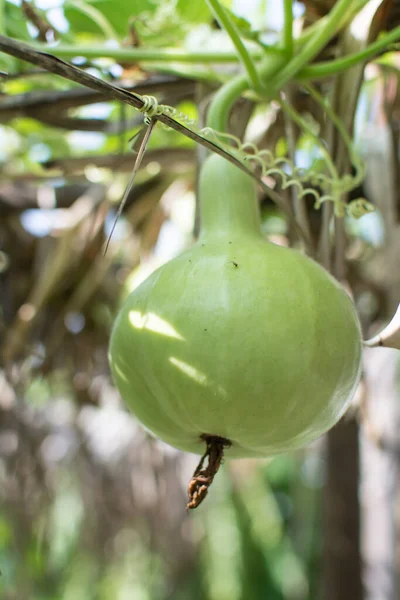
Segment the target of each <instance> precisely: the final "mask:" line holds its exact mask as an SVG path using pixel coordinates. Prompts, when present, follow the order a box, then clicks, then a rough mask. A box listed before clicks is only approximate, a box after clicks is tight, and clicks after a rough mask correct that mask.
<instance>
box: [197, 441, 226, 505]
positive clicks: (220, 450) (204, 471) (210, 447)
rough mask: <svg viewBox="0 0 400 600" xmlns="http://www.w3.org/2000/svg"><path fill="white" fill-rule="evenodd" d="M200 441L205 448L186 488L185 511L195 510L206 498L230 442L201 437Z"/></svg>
mask: <svg viewBox="0 0 400 600" xmlns="http://www.w3.org/2000/svg"><path fill="white" fill-rule="evenodd" d="M202 439H203V440H204V441H205V442H206V444H207V447H206V451H205V452H204V454H203V456H202V457H201V460H200V462H199V464H198V465H197V467H196V470H195V472H194V473H193V477H192V479H191V480H190V483H189V487H188V496H189V502H188V503H187V505H186V508H187V510H190V509H191V508H197V507H198V506H199V504H201V503H202V502H203V500H204V498H205V497H206V496H207V493H208V488H209V487H210V485H211V484H212V482H213V480H214V477H215V475H216V473H217V472H218V469H219V467H220V465H221V463H222V459H223V457H224V447H229V446H230V445H231V442H230V441H229V440H226V439H225V438H221V437H217V436H210V435H207V436H206V435H203V436H202ZM207 457H208V465H207V466H206V467H204V468H203V464H204V461H205V459H206V458H207Z"/></svg>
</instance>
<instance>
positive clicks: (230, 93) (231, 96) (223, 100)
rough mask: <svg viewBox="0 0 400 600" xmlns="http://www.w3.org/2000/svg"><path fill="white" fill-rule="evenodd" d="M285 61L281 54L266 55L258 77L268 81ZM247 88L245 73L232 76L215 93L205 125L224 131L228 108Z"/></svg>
mask: <svg viewBox="0 0 400 600" xmlns="http://www.w3.org/2000/svg"><path fill="white" fill-rule="evenodd" d="M286 62H287V58H286V57H285V56H284V55H283V54H281V55H276V56H271V55H269V56H266V57H265V59H264V60H263V62H262V64H261V65H260V67H259V73H260V79H261V80H263V81H268V80H269V79H270V78H271V77H272V76H273V75H274V74H275V73H276V72H277V71H278V70H279V69H281V68H282V67H283V65H285V64H286ZM248 88H249V83H248V80H247V77H246V75H238V76H236V77H233V78H232V79H231V80H230V81H228V83H226V84H225V85H223V86H222V87H220V88H219V89H218V90H217V92H216V93H215V95H214V97H213V99H212V102H211V104H210V108H209V111H208V115H207V127H211V128H212V129H215V130H216V131H221V132H225V131H226V130H227V128H228V118H229V113H230V110H231V108H232V106H233V104H234V102H235V100H237V99H238V98H239V97H240V95H241V94H242V93H243V92H244V91H246V90H247V89H248Z"/></svg>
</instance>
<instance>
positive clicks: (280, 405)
mask: <svg viewBox="0 0 400 600" xmlns="http://www.w3.org/2000/svg"><path fill="white" fill-rule="evenodd" d="M199 190H200V211H201V233H200V236H199V239H198V241H197V242H196V243H195V244H194V245H193V246H192V247H191V248H190V249H189V250H187V251H185V252H184V253H183V254H181V255H180V256H179V257H177V258H175V259H174V260H171V261H170V262H169V263H167V264H165V265H164V266H162V267H161V268H159V269H158V270H157V271H155V272H154V273H153V274H152V275H151V276H150V277H149V278H148V279H147V280H146V281H145V282H144V283H142V284H141V285H140V286H139V287H138V288H137V289H135V290H134V292H133V293H132V294H131V295H130V296H129V297H128V299H127V300H126V302H125V304H124V305H123V307H122V310H121V311H120V313H119V315H118V317H117V319H116V322H115V325H114V329H113V332H112V336H111V343H110V364H111V369H112V373H113V376H114V380H115V383H116V385H117V387H118V389H119V391H120V393H121V395H122V397H123V398H124V400H125V401H126V402H127V404H128V406H129V407H130V408H131V409H132V411H133V412H134V413H135V415H136V416H137V417H138V418H139V419H140V421H141V422H142V423H143V424H144V426H145V427H146V428H147V429H149V430H150V431H152V432H153V433H154V434H155V435H156V436H158V437H159V438H161V439H162V440H164V441H165V442H167V443H168V444H171V445H172V446H175V447H176V448H180V449H181V450H185V451H188V452H194V453H199V454H201V453H203V451H204V446H205V442H206V443H208V441H209V440H212V439H216V440H221V443H222V444H223V445H226V446H229V449H228V450H227V452H226V455H227V456H229V457H232V458H241V457H266V456H272V455H274V454H278V453H282V452H287V451H290V450H294V449H296V448H299V447H300V446H304V445H305V444H308V443H309V442H311V441H312V440H314V439H316V438H317V437H319V436H320V435H321V434H322V433H324V432H325V431H327V430H328V429H329V428H330V427H332V426H333V425H334V424H335V423H336V422H337V421H338V419H339V418H340V417H341V415H342V414H343V413H344V411H345V410H346V408H347V407H348V405H349V402H350V400H351V398H352V396H353V393H354V391H355V388H356V386H357V383H358V379H359V374H360V361H361V350H362V342H361V335H360V327H359V323H358V320H357V316H356V313H355V311H354V308H353V304H352V302H351V300H350V298H349V297H348V296H347V294H346V293H345V291H344V290H343V288H342V287H341V286H340V285H339V284H338V282H337V281H336V280H334V279H333V278H332V277H331V276H330V275H329V274H328V273H327V272H326V271H325V270H324V269H323V268H322V267H320V266H319V265H318V264H317V263H316V262H314V261H313V260H311V259H310V258H307V257H305V256H304V255H302V254H301V253H299V252H297V251H295V250H292V249H288V248H284V247H281V246H276V245H274V244H272V243H269V242H267V241H266V240H265V239H264V238H263V236H262V234H261V232H260V219H259V214H258V204H257V196H256V188H255V184H254V182H253V180H252V179H251V177H249V176H248V175H246V174H245V173H243V172H242V171H240V170H239V169H238V168H237V167H236V166H235V165H232V164H231V163H229V162H228V161H226V160H225V159H223V158H221V157H220V156H218V155H215V154H214V155H212V156H210V157H209V158H208V159H207V160H206V162H205V164H204V166H203V168H202V171H201V176H200V183H199ZM208 454H210V453H208ZM217 468H218V465H217Z"/></svg>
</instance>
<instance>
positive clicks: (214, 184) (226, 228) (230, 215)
mask: <svg viewBox="0 0 400 600" xmlns="http://www.w3.org/2000/svg"><path fill="white" fill-rule="evenodd" d="M199 199H200V219H201V220H200V240H204V239H205V238H207V239H210V238H216V237H238V236H252V237H254V236H257V237H259V236H260V237H261V230H260V216H259V209H258V201H257V193H256V185H255V182H254V181H253V179H252V178H251V177H250V176H249V175H246V173H243V171H241V170H240V169H238V167H236V166H235V165H233V164H232V163H230V162H228V161H227V160H226V159H224V158H222V157H221V156H218V155H217V154H213V155H211V156H209V157H208V158H207V160H206V161H205V162H204V164H203V167H202V170H201V173H200V181H199Z"/></svg>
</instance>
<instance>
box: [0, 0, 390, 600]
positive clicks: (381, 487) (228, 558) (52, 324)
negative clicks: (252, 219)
mask: <svg viewBox="0 0 400 600" xmlns="http://www.w3.org/2000/svg"><path fill="white" fill-rule="evenodd" d="M364 4H368V5H370V6H371V7H372V8H371V10H372V12H371V15H372V17H371V15H370V17H369V18H368V17H365V18H364V21H361V22H359V23H358V25H357V26H356V28H354V25H353V29H352V28H351V24H349V25H348V27H346V29H345V30H344V31H343V32H341V35H339V36H337V37H336V38H335V39H333V40H332V41H331V43H330V44H329V45H328V47H327V48H325V49H324V50H323V51H322V53H321V56H320V57H319V59H320V60H327V59H330V58H331V57H332V56H337V55H340V54H341V53H343V52H344V51H345V50H346V48H348V47H349V46H348V44H349V40H350V41H351V42H352V43H353V47H355V46H354V44H356V46H357V44H358V46H357V47H361V46H360V45H362V43H363V42H364V41H365V40H366V39H371V38H377V37H378V36H379V33H380V32H381V31H384V30H392V29H393V28H394V27H395V26H397V25H398V24H399V23H398V20H399V18H400V8H399V6H400V5H399V3H398V2H395V1H390V2H389V1H384V2H370V3H365V2H364ZM226 5H230V6H231V8H232V9H233V10H234V11H235V12H236V13H237V14H238V15H240V16H241V17H243V18H246V19H247V21H248V23H247V25H246V22H244V25H243V27H244V28H246V27H247V26H248V28H249V30H250V31H257V32H258V33H257V36H258V38H259V40H261V41H263V42H264V43H268V44H270V43H274V42H275V41H276V40H277V39H278V32H279V30H280V28H281V26H282V18H283V17H282V14H283V12H282V11H283V6H282V4H281V2H275V1H274V2H272V1H271V2H269V1H268V0H258V1H256V0H254V1H252V2H250V1H248V0H246V2H240V1H237V2H233V3H229V2H227V3H226ZM293 5H294V7H293V10H294V14H295V16H296V26H298V27H299V28H300V27H303V28H306V27H308V26H312V24H313V23H315V22H317V21H318V20H319V19H321V18H324V15H326V14H327V12H328V11H329V10H330V9H331V8H332V6H333V5H334V2H333V1H330V0H323V1H322V0H318V1H317V0H308V1H307V2H294V3H293ZM0 25H1V33H2V34H5V35H8V36H10V37H13V38H16V39H18V40H21V41H26V42H28V43H31V44H33V43H37V42H40V43H42V44H43V43H48V44H49V49H48V52H50V53H51V52H52V49H54V48H55V47H56V46H53V45H52V44H54V43H59V42H61V43H62V44H64V45H70V47H73V48H75V50H71V56H66V58H68V59H71V60H72V59H73V62H74V64H77V65H79V66H80V67H81V68H82V69H85V70H87V71H88V72H89V73H92V74H94V75H96V76H97V77H99V78H102V79H105V80H107V81H111V82H116V83H117V84H118V85H120V86H123V87H125V88H126V89H128V90H131V91H135V92H137V93H140V94H149V95H155V96H156V97H157V98H158V99H159V101H160V102H163V103H164V104H168V105H172V106H174V107H176V108H177V109H178V110H180V111H182V112H184V113H185V114H187V115H188V116H189V117H190V118H193V119H198V120H200V122H201V121H202V120H203V119H204V112H205V110H206V107H207V104H208V102H209V98H210V95H211V94H212V93H213V92H214V91H215V89H216V88H217V87H218V85H220V83H222V82H223V81H225V80H226V79H227V78H228V77H229V75H230V74H232V73H234V72H236V70H237V64H236V63H235V61H232V62H229V63H226V64H225V63H223V62H221V63H217V64H216V65H213V66H211V65H208V64H206V63H201V62H190V61H188V60H185V59H184V58H183V59H181V60H178V59H177V56H176V55H175V58H174V59H171V60H166V55H165V56H164V58H162V52H161V53H159V55H158V56H157V52H155V53H154V55H151V53H150V54H149V56H147V57H142V60H139V59H137V60H132V59H129V60H128V59H125V60H123V59H122V58H118V57H117V58H115V57H113V56H112V52H113V50H115V49H117V50H118V49H121V48H122V49H124V48H126V49H136V50H139V51H141V50H144V51H146V50H155V51H156V50H160V49H161V50H163V49H165V48H168V49H169V50H171V51H172V50H179V51H182V53H183V55H184V54H185V52H187V53H188V54H190V53H191V52H195V51H196V50H202V49H204V48H207V50H210V51H214V52H216V53H219V52H221V53H222V52H225V51H229V50H230V46H229V41H228V40H227V39H226V37H225V36H224V34H223V32H222V31H220V30H219V29H218V27H217V26H216V24H215V23H213V21H212V19H211V17H210V12H209V9H208V7H207V5H206V3H205V2H191V3H189V2H186V0H169V1H168V2H156V1H155V0H140V1H137V2H133V3H132V2H126V1H125V0H113V1H112V2H111V1H110V0H102V1H95V0H92V1H89V0H86V1H84V0H65V1H63V0H54V1H53V0H37V1H36V2H35V3H32V2H25V1H22V2H20V1H19V0H0ZM355 32H356V33H357V35H356V34H355ZM253 37H254V36H253ZM80 45H81V46H85V47H86V48H87V47H88V46H89V47H92V49H93V50H92V56H88V55H86V56H81V55H80V54H79V47H80ZM251 47H252V49H253V50H254V52H255V51H256V50H257V49H259V45H257V44H254V46H251ZM350 47H351V44H350ZM396 50H397V48H392V49H391V52H388V53H386V54H385V55H383V56H380V57H379V59H378V60H377V61H375V62H373V63H370V64H369V65H368V67H367V68H366V69H365V71H364V70H363V65H362V66H361V69H360V71H356V72H355V71H351V72H350V73H349V74H344V75H343V76H340V77H338V78H336V79H334V78H328V79H327V80H326V81H325V80H324V81H322V82H321V83H320V90H321V92H322V93H323V94H325V95H326V96H327V97H330V98H331V101H332V104H333V105H334V106H335V108H336V110H337V112H338V114H339V116H341V118H342V119H343V120H344V121H346V118H347V117H349V123H346V126H347V127H348V130H349V131H350V132H351V133H352V134H354V139H355V143H356V147H357V149H358V151H359V152H360V154H361V155H362V156H363V158H364V159H365V161H366V164H367V177H366V181H365V184H364V187H363V189H362V190H361V192H362V193H363V194H364V195H366V197H367V198H368V199H369V201H371V202H372V203H374V205H375V207H376V210H375V212H374V213H371V214H369V215H366V216H364V217H363V218H362V219H360V220H356V219H353V218H352V217H350V216H349V217H346V220H345V224H344V228H345V235H346V240H347V242H346V261H347V263H346V264H347V267H346V271H345V273H344V272H341V273H339V274H338V275H339V276H340V278H341V279H342V280H346V282H347V285H348V286H349V287H351V289H352V293H353V295H354V299H355V302H356V306H357V309H358V312H359V315H360V319H361V322H362V326H363V329H364V334H365V336H366V337H368V336H369V335H372V334H373V333H374V332H375V331H376V330H379V329H380V328H381V327H382V325H383V324H384V323H386V322H387V321H388V320H389V319H390V316H391V315H392V314H393V312H394V310H395V308H396V306H397V303H398V301H399V298H400V269H399V255H400V254H399V251H400V247H399V245H400V241H399V240H400V236H399V235H398V234H399V229H400V225H399V223H400V200H399V185H398V182H399V176H400V175H399V174H400V170H399V165H398V150H399V144H398V141H399V110H400V104H399V99H398V94H397V90H398V77H399V70H398V64H399V61H398V56H397V52H396ZM86 54H88V53H86ZM0 70H1V73H0V77H1V95H0V304H1V310H0V340H1V363H0V499H1V500H0V570H1V576H0V595H1V598H4V600H28V599H29V600H111V599H112V600H128V599H129V600H187V599H190V600H196V599H198V600H200V599H201V600H261V599H262V598H268V600H314V599H315V600H316V599H322V598H323V599H324V600H347V599H349V600H359V599H361V598H368V599H370V600H395V599H396V598H398V594H399V581H400V560H399V556H400V542H399V539H400V537H399V518H400V514H398V512H399V511H398V509H396V506H399V505H400V503H399V502H398V500H399V489H398V482H399V460H398V456H399V453H398V426H399V424H400V421H399V416H400V412H399V406H398V404H399V403H398V394H399V381H400V379H399V359H398V355H397V354H396V351H394V350H370V351H367V352H366V359H365V372H364V376H363V381H362V383H361V385H360V390H359V393H358V395H357V398H356V399H355V402H354V407H353V408H352V410H351V411H350V414H349V415H347V417H346V418H345V420H344V422H343V423H341V424H340V425H339V426H338V427H337V428H336V429H335V430H334V432H333V433H332V434H331V435H330V436H329V437H328V439H323V440H319V441H318V442H317V443H316V444H314V445H313V446H312V447H310V448H307V449H305V450H303V451H301V452H298V453H297V454H296V455H290V456H279V457H276V458H274V459H273V460H271V461H250V460H246V461H236V462H229V461H227V462H226V463H225V465H224V467H223V468H222V469H221V472H220V473H219V474H218V477H217V478H216V480H215V482H214V484H213V487H212V490H211V492H210V494H209V496H208V498H207V501H206V502H205V503H204V504H203V505H202V506H201V507H200V508H199V509H198V510H196V511H195V513H194V514H190V515H189V514H187V513H186V511H185V504H186V487H187V483H188V481H189V479H190V476H191V473H192V471H193V469H194V467H195V465H196V463H197V460H198V457H195V456H191V455H183V454H182V453H180V452H178V451H176V450H174V449H173V448H171V447H168V446H166V445H165V444H163V443H161V442H159V441H158V440H155V439H153V438H151V437H150V436H149V435H147V434H146V433H145V432H144V431H143V430H142V429H141V428H140V426H139V425H138V424H137V422H136V421H135V419H134V418H133V417H132V416H131V415H130V414H128V413H127V412H126V409H125V408H124V406H123V404H122V402H121V399H120V398H119V396H118V394H117V392H116V390H115V389H114V388H113V385H112V382H111V380H110V374H109V369H108V364H107V344H108V338H109V333H110V328H111V326H112V322H113V319H114V317H115V315H116V312H117V310H118V307H119V305H120V303H121V301H122V300H123V298H124V297H125V296H126V294H127V293H129V291H130V290H132V289H133V288H134V287H135V286H136V285H138V283H139V282H140V281H142V280H143V279H144V278H145V277H146V275H147V274H149V273H150V272H151V270H153V269H154V268H156V267H157V266H158V265H160V264H162V263H163V262H165V261H167V260H169V259H170V258H171V257H173V256H175V255H176V254H177V253H179V252H180V251H181V250H182V249H183V248H185V247H186V246H187V245H189V244H190V243H191V242H192V240H193V237H194V235H195V233H196V223H197V207H196V176H197V165H198V163H199V161H201V160H202V157H203V154H204V153H202V149H198V148H196V146H195V144H194V143H192V142H191V141H190V140H188V139H187V138H185V137H183V136H181V135H179V134H178V133H177V132H175V131H172V130H167V129H165V128H163V127H161V126H157V127H156V129H155V131H154V133H153V135H152V138H151V141H150V145H149V148H148V150H147V152H146V154H145V157H144V160H143V163H142V168H141V170H140V172H139V174H138V176H137V179H136V181H135V186H134V188H133V189H132V190H131V192H130V194H129V196H128V199H127V204H126V208H125V210H124V213H123V216H122V217H121V218H120V220H119V222H118V225H117V227H116V229H115V232H114V234H113V237H112V239H111V242H110V246H109V249H108V252H107V254H106V255H105V256H104V253H103V250H104V243H105V240H106V239H107V236H108V235H109V233H110V231H111V227H112V223H113V221H114V218H115V215H116V210H117V207H118V202H119V201H120V199H121V197H122V195H123V192H124V189H125V187H126V185H127V182H128V180H129V175H130V172H131V170H132V168H133V165H134V161H135V154H134V152H132V149H131V142H130V141H129V140H130V139H131V138H132V136H133V135H134V134H135V133H136V132H137V130H138V128H140V127H141V124H142V120H143V117H142V116H141V115H139V114H138V113H137V112H135V111H134V109H132V108H131V107H127V106H121V105H119V104H118V103H116V102H113V101H109V100H108V99H107V98H105V97H101V96H100V95H99V94H98V93H96V92H93V91H91V90H89V89H85V88H82V87H79V86H77V85H75V84H73V83H71V82H69V81H67V80H64V79H62V78H60V77H57V76H54V75H51V74H48V73H46V72H45V71H43V70H41V69H40V68H36V67H34V66H32V65H29V64H27V63H24V62H23V61H20V60H17V59H14V58H12V57H10V56H8V55H6V54H2V55H1V56H0ZM347 75H349V77H348V76H347ZM358 79H359V83H360V85H359V86H358V84H357V81H358ZM352 86H354V88H355V89H354V90H353V88H352ZM291 93H292V102H293V104H294V105H295V106H296V108H297V110H298V111H299V112H300V113H301V114H304V115H310V114H311V115H312V118H313V119H314V121H315V122H317V123H319V125H320V127H321V135H323V136H324V135H325V137H326V139H328V136H327V134H326V131H325V130H324V127H325V125H326V123H325V122H324V119H323V115H322V114H321V111H319V110H318V109H317V108H316V107H315V106H314V105H311V104H310V98H309V97H307V95H306V94H304V91H302V90H301V88H300V87H296V86H293V89H292V92H291ZM335 94H336V96H335ZM231 129H232V130H233V131H234V132H235V133H236V134H237V135H240V136H241V135H243V133H244V131H245V130H246V136H247V138H248V139H250V140H252V141H256V142H257V144H258V145H259V146H260V147H262V148H269V149H273V150H274V151H275V152H276V153H277V154H278V155H279V154H281V155H282V156H285V155H287V153H288V152H289V148H288V136H287V123H285V119H284V116H283V115H282V111H281V110H280V109H279V107H278V106H277V105H274V104H273V103H272V104H270V105H268V106H260V107H257V108H256V110H254V103H253V100H252V98H251V97H247V98H243V99H242V100H241V101H240V102H239V103H238V104H237V106H236V107H235V110H234V113H233V115H232V118H231ZM294 135H295V136H296V155H295V158H296V163H298V164H299V165H302V166H305V167H307V166H309V165H311V164H314V165H315V164H317V163H318V159H319V155H318V152H317V151H316V148H315V144H314V143H313V140H312V139H311V138H310V137H307V136H306V135H301V134H300V132H299V131H297V130H296V129H295V131H294ZM330 143H331V146H330V149H331V150H332V149H333V150H332V151H333V156H334V158H335V160H336V161H337V162H338V161H339V162H340V160H341V158H340V157H341V148H340V144H339V143H338V142H337V140H336V143H335V141H334V142H333V145H332V140H331V141H330ZM271 184H273V185H274V186H276V189H277V191H278V192H279V193H280V194H281V195H282V197H284V198H286V199H287V201H288V202H290V201H291V196H290V194H289V192H288V191H287V190H281V189H280V188H279V180H277V181H271ZM358 195H359V194H358ZM355 197H357V195H355ZM260 206H261V211H262V220H263V231H264V234H265V236H266V237H268V238H269V239H271V240H272V241H275V242H276V243H282V244H292V245H293V244H295V243H296V239H295V236H294V232H293V231H292V229H291V227H290V224H289V223H288V221H287V218H286V217H285V215H284V214H282V213H281V212H280V211H279V210H278V209H277V207H276V206H275V205H273V204H272V203H271V201H270V200H269V199H268V198H266V197H263V196H261V195H260ZM306 206H307V213H308V219H309V224H310V230H311V234H312V236H313V238H314V239H315V240H317V238H318V235H319V232H320V231H321V229H322V228H324V227H325V229H326V222H328V234H329V219H332V215H331V214H330V216H329V212H328V211H327V210H323V211H317V210H315V208H314V206H313V199H312V198H310V199H307V204H306ZM324 219H325V225H324V224H323V222H324ZM326 219H328V221H326ZM316 243H317V242H316ZM331 259H332V261H334V256H333V255H332V257H331ZM305 401H306V399H305ZM360 422H362V423H363V427H362V429H361V431H360V428H359V424H360Z"/></svg>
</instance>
